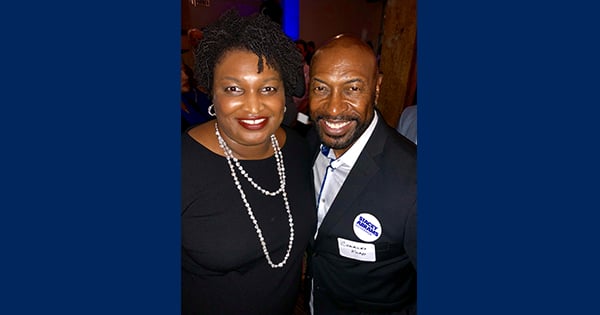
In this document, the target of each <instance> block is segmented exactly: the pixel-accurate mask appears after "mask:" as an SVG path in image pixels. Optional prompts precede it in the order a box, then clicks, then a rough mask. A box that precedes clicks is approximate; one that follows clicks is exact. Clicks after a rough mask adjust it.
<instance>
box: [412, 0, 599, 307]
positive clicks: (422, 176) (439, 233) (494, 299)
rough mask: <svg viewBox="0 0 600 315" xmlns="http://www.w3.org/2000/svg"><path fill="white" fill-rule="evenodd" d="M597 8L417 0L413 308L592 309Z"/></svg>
mask: <svg viewBox="0 0 600 315" xmlns="http://www.w3.org/2000/svg"><path fill="white" fill-rule="evenodd" d="M594 12H597V10H596V9H595V8H593V7H590V6H588V5H586V2H583V1H575V2H570V3H569V4H565V3H561V2H556V1H508V2H506V1H503V2H493V3H492V2H490V3H487V2H482V1H459V2H456V1H450V2H448V1H419V3H418V31H419V33H418V36H419V38H418V60H419V61H418V62H419V74H418V78H419V88H418V93H419V95H418V100H419V107H420V108H419V120H420V122H419V314H420V315H436V314H463V315H465V314H469V315H471V314H472V315H481V314H486V315H494V314H591V313H595V312H598V309H599V307H598V304H597V302H596V298H595V297H594V295H595V292H597V291H598V290H597V286H598V283H599V282H600V274H599V268H598V266H599V265H600V264H599V262H600V261H599V259H598V258H597V256H598V255H597V254H596V252H597V250H596V249H597V248H598V239H600V235H598V228H597V225H598V222H599V220H598V214H597V213H598V211H597V209H600V207H599V205H598V198H597V196H598V192H597V187H598V184H597V182H598V176H599V175H600V172H599V168H598V161H600V156H599V154H598V153H597V152H598V150H597V148H596V147H597V143H598V135H600V131H599V130H598V125H599V124H598V122H597V120H598V119H597V117H598V115H597V114H596V112H597V111H596V110H595V109H596V108H597V107H598V105H599V104H600V102H599V100H598V95H597V94H598V93H597V90H598V89H597V87H596V85H597V84H598V79H597V74H598V73H599V70H600V67H599V62H598V56H600V51H599V49H598V45H596V44H595V43H596V42H597V38H598V29H600V27H599V25H598V24H599V23H598V19H597V18H595V15H596V14H595V13H594Z"/></svg>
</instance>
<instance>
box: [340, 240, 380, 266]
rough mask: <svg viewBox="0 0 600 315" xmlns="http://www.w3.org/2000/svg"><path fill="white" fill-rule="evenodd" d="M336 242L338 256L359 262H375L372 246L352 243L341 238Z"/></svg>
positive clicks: (373, 246) (373, 247)
mask: <svg viewBox="0 0 600 315" xmlns="http://www.w3.org/2000/svg"><path fill="white" fill-rule="evenodd" d="M337 241H338V248H339V250H340V256H342V257H346V258H350V259H355V260H360V261H376V257H375V245H374V244H369V243H360V242H354V241H351V240H347V239H344V238H341V237H338V239H337Z"/></svg>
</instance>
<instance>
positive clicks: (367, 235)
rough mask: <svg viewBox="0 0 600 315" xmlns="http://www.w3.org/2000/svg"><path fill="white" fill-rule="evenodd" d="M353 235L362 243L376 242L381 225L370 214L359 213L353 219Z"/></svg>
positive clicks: (379, 234) (380, 231)
mask: <svg viewBox="0 0 600 315" xmlns="http://www.w3.org/2000/svg"><path fill="white" fill-rule="evenodd" d="M352 228H353V229H354V234H355V235H356V237H358V238H360V239H361V240H362V241H364V242H373V241H376V240H377V239H378V238H379V237H380V236H381V233H382V231H383V230H382V227H381V223H379V220H377V218H376V217H375V216H374V215H372V214H370V213H361V214H359V215H357V216H356V218H354V224H353V225H352Z"/></svg>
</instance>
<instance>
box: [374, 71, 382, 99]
mask: <svg viewBox="0 0 600 315" xmlns="http://www.w3.org/2000/svg"><path fill="white" fill-rule="evenodd" d="M382 81H383V73H381V72H379V73H378V74H377V85H375V104H378V102H379V91H380V89H381V82H382Z"/></svg>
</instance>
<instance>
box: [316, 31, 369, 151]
mask: <svg viewBox="0 0 600 315" xmlns="http://www.w3.org/2000/svg"><path fill="white" fill-rule="evenodd" d="M342 42H345V41H343V40H342ZM346 42H347V41H346ZM367 48H368V47H367ZM380 84H381V78H380V77H379V76H378V74H377V64H376V59H375V58H374V56H373V55H372V53H370V52H369V50H367V49H366V48H364V47H363V46H361V45H359V44H355V45H348V44H342V45H336V44H333V45H332V46H329V45H328V47H327V48H325V49H322V50H319V51H318V52H317V54H316V55H315V56H314V57H313V60H312V62H311V67H310V88H309V106H310V114H311V118H312V120H313V121H314V122H315V127H316V130H317V132H318V134H319V137H320V138H321V141H322V142H323V143H324V144H325V145H327V146H329V147H331V148H332V149H334V150H335V152H336V155H337V156H338V157H339V156H340V155H342V154H343V153H344V152H346V151H347V150H348V149H349V148H350V147H351V146H352V144H353V143H354V142H355V141H356V140H357V139H358V138H359V137H360V136H361V135H362V133H363V132H364V131H365V129H367V127H368V126H369V123H370V122H371V121H372V119H373V115H374V109H373V107H374V104H375V102H376V101H377V97H378V95H379V85H380Z"/></svg>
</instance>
